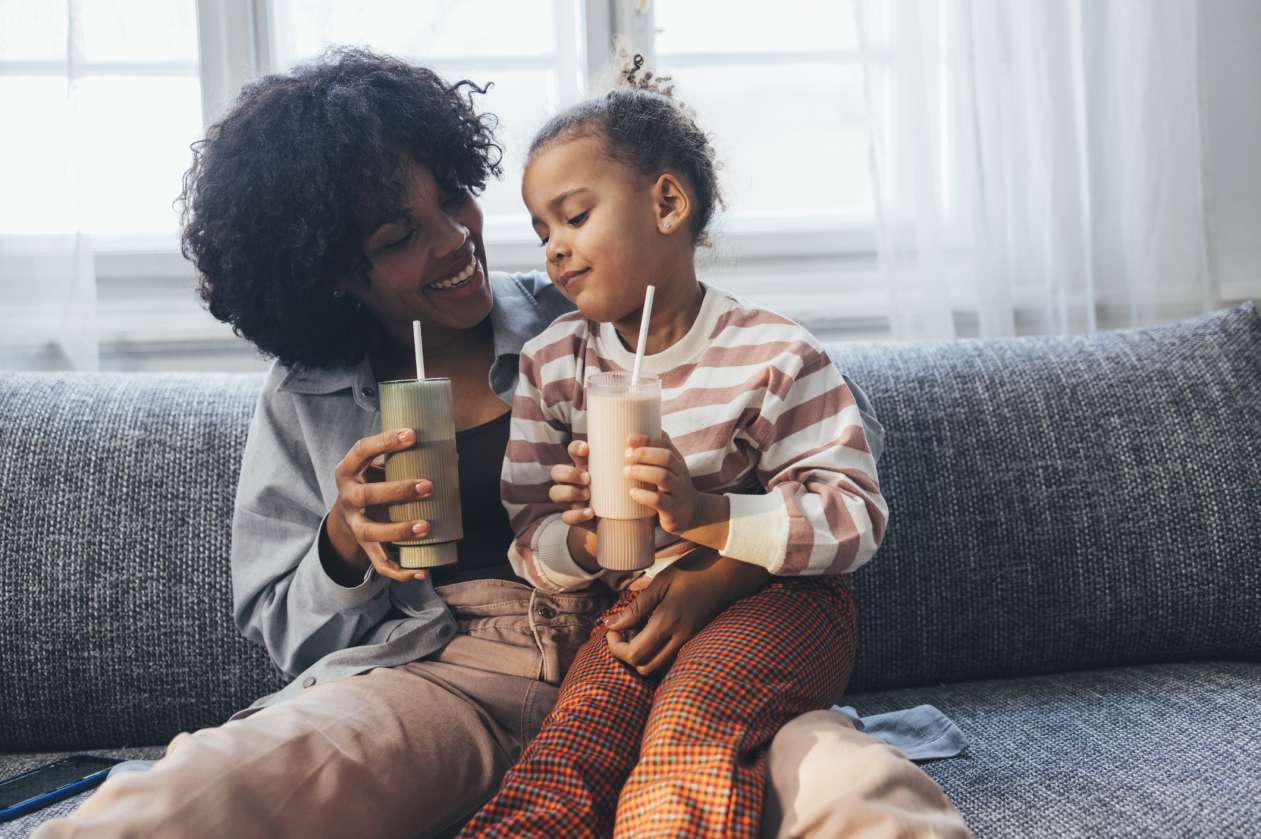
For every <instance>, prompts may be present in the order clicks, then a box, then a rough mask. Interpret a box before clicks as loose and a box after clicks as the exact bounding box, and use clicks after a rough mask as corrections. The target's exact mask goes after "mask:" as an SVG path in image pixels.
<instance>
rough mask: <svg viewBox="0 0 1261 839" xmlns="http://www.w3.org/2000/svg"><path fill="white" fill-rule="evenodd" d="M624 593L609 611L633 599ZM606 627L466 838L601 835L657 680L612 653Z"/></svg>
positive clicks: (635, 752) (586, 648) (585, 649)
mask: <svg viewBox="0 0 1261 839" xmlns="http://www.w3.org/2000/svg"><path fill="white" fill-rule="evenodd" d="M634 597H635V593H634V592H630V591H624V592H622V593H621V595H620V596H619V597H618V599H617V602H616V603H614V605H613V606H612V607H611V608H610V609H609V611H608V612H606V613H605V614H606V616H608V615H612V614H616V613H617V612H618V611H620V610H622V609H623V608H625V607H626V604H627V603H629V602H630V601H631V600H633V599H634ZM607 631H608V630H607V629H606V628H605V626H604V624H603V623H600V624H598V625H597V626H596V628H595V631H593V632H592V633H591V638H590V639H588V641H587V642H586V643H585V644H584V645H583V646H582V648H581V649H580V650H579V651H578V654H577V655H576V656H575V657H574V663H573V665H572V666H571V667H570V668H569V672H568V673H567V674H566V676H565V680H564V682H563V683H562V684H561V688H560V693H559V695H558V696H557V698H556V704H555V705H554V706H553V707H552V710H551V712H550V713H549V714H548V715H547V719H545V720H544V721H543V725H542V727H541V728H540V730H539V733H538V736H537V737H535V738H534V739H533V740H532V741H531V742H530V744H529V745H528V746H526V748H525V751H524V752H523V753H522V755H521V759H520V760H519V761H517V764H516V766H514V767H513V768H512V769H510V770H509V771H508V774H507V775H505V776H504V780H503V784H502V785H501V786H500V788H499V792H498V793H497V794H496V795H495V797H494V798H492V799H491V800H490V801H489V802H488V803H487V804H486V805H485V806H483V807H482V809H481V811H479V812H478V813H477V815H476V816H475V817H474V818H473V820H472V821H470V822H469V823H468V824H467V825H465V827H464V831H463V833H461V834H460V835H461V836H462V837H471V836H479V837H489V836H494V837H547V839H555V837H561V836H564V837H604V836H609V835H610V834H611V833H612V832H613V811H614V808H615V807H616V806H617V795H618V792H619V791H620V790H621V788H622V784H623V783H625V781H626V777H627V775H629V774H630V771H631V769H632V768H633V767H634V765H635V761H636V760H637V759H638V758H639V739H640V737H641V736H642V734H643V730H644V725H645V724H646V722H647V720H648V713H649V711H651V710H652V695H653V690H654V689H655V688H656V680H651V679H645V678H643V677H642V676H640V675H639V674H638V673H636V672H634V671H633V670H631V669H630V668H628V667H626V666H625V665H624V664H622V663H621V662H620V661H618V660H617V659H615V658H613V656H612V655H611V654H610V653H609V647H608V643H607V642H606V641H605V638H604V636H605V633H606V632H607Z"/></svg>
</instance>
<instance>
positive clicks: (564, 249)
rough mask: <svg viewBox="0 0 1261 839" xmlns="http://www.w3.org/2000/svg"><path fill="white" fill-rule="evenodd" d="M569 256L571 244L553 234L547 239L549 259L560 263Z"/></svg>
mask: <svg viewBox="0 0 1261 839" xmlns="http://www.w3.org/2000/svg"><path fill="white" fill-rule="evenodd" d="M567 256H569V246H568V245H566V244H565V243H564V241H562V240H561V239H560V238H558V237H555V236H553V237H552V238H551V239H548V240H547V261H548V262H552V263H555V264H556V265H559V264H560V263H561V262H562V261H564V259H565V257H567Z"/></svg>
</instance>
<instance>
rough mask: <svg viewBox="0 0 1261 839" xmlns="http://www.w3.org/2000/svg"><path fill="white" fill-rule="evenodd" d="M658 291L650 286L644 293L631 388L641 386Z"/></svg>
mask: <svg viewBox="0 0 1261 839" xmlns="http://www.w3.org/2000/svg"><path fill="white" fill-rule="evenodd" d="M656 291H657V289H656V287H654V286H648V288H647V290H645V291H644V314H643V317H641V318H640V319H639V341H638V345H637V346H636V347H635V366H634V367H632V368H631V387H638V386H639V366H640V365H641V364H642V363H643V361H644V350H645V349H647V347H648V323H649V322H650V321H651V320H652V295H653V294H654V293H656Z"/></svg>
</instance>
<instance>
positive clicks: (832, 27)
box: [653, 0, 883, 56]
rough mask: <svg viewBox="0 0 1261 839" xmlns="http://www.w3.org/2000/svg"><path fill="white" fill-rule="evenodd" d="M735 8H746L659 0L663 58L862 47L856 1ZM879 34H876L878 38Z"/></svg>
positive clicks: (791, 1)
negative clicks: (860, 45)
mask: <svg viewBox="0 0 1261 839" xmlns="http://www.w3.org/2000/svg"><path fill="white" fill-rule="evenodd" d="M882 5H883V4H881V6H882ZM735 8H743V11H744V13H743V14H740V13H738V12H735V11H734V10H733V4H732V3H731V2H730V0H659V2H657V3H655V4H654V5H653V24H654V25H655V26H656V28H657V40H656V50H657V54H658V55H659V56H665V55H667V54H669V53H671V52H674V53H681V52H685V53H695V52H702V53H704V52H726V53H730V52H767V51H781V50H782V51H789V52H798V51H805V50H809V51H817V50H852V49H856V48H857V47H858V33H857V31H856V28H855V25H854V9H853V4H852V2H851V0H845V1H844V2H835V0H834V1H833V2H827V3H820V2H818V0H778V2H776V3H775V4H774V7H773V8H770V7H766V6H763V5H761V4H744V6H737V7H735ZM874 23H877V24H878V22H874ZM875 28H876V27H875V26H873V29H875ZM877 35H878V33H876V32H873V33H872V37H873V40H875V38H876V37H877Z"/></svg>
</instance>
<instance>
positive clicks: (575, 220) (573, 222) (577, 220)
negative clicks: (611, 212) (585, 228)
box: [569, 210, 591, 227]
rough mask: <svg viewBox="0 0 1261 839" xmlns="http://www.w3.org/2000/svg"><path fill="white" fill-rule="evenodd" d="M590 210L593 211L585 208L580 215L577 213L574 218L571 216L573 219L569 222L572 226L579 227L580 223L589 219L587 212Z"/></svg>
mask: <svg viewBox="0 0 1261 839" xmlns="http://www.w3.org/2000/svg"><path fill="white" fill-rule="evenodd" d="M589 212H591V211H590V210H583V211H582V212H581V213H579V214H578V215H576V216H574V217H573V218H571V219H570V220H569V223H570V224H571V225H572V226H574V227H577V226H578V225H580V224H582V223H583V222H584V221H586V220H587V213H589Z"/></svg>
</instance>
